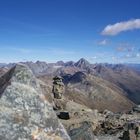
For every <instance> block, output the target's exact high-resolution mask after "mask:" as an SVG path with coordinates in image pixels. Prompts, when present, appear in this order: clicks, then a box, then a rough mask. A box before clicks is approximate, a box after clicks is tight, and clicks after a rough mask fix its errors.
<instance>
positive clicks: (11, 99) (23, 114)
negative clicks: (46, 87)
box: [0, 64, 70, 140]
mask: <svg viewBox="0 0 140 140" xmlns="http://www.w3.org/2000/svg"><path fill="white" fill-rule="evenodd" d="M0 95H1V98H0V140H69V139H70V138H69V136H68V135H67V132H66V131H65V129H64V127H63V126H62V124H61V123H60V122H59V121H58V119H57V117H56V115H55V113H54V111H53V109H52V106H51V105H50V104H49V103H48V101H47V100H46V99H45V97H44V95H43V94H42V93H41V89H40V85H39V83H38V81H37V80H36V78H35V76H34V75H33V74H32V72H31V70H30V69H29V68H28V67H26V66H25V65H23V64H18V65H16V66H14V67H13V68H12V69H10V70H9V71H8V72H7V73H6V74H5V75H3V76H2V77H1V78H0Z"/></svg>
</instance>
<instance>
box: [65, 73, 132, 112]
mask: <svg viewBox="0 0 140 140" xmlns="http://www.w3.org/2000/svg"><path fill="white" fill-rule="evenodd" d="M66 84H67V85H66V96H68V98H70V99H72V100H74V101H75V102H78V103H81V104H84V105H86V106H88V107H90V108H94V109H95V108H96V109H99V110H104V109H108V110H111V111H115V112H116V111H124V110H129V109H131V108H132V106H133V105H134V104H133V103H132V102H131V101H130V100H129V99H127V98H126V97H125V94H124V93H123V91H122V90H121V89H120V88H119V87H117V86H116V85H114V84H111V83H110V82H108V81H106V80H103V79H102V78H99V77H96V76H93V75H88V74H86V73H83V72H77V73H75V74H74V75H72V76H71V77H69V79H67V83H66Z"/></svg>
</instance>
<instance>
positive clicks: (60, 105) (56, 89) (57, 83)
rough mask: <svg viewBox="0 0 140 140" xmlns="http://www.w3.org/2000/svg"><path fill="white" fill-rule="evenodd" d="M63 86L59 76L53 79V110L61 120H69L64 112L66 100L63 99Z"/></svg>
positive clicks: (67, 114)
mask: <svg viewBox="0 0 140 140" xmlns="http://www.w3.org/2000/svg"><path fill="white" fill-rule="evenodd" d="M64 92H65V86H64V83H63V79H62V77H60V76H55V77H54V78H53V89H52V93H53V108H54V110H55V111H56V114H57V116H58V117H59V118H61V119H69V113H68V112H67V111H65V106H66V103H67V101H66V99H65V98H64V96H63V95H64Z"/></svg>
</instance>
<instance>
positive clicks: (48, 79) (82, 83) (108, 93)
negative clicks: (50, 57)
mask: <svg viewBox="0 0 140 140" xmlns="http://www.w3.org/2000/svg"><path fill="white" fill-rule="evenodd" d="M22 63H23V64H26V65H27V66H28V67H29V68H30V69H31V70H32V71H33V73H34V74H35V75H36V77H37V78H38V79H40V80H42V81H43V82H45V83H46V85H47V90H49V92H51V87H52V78H53V77H54V76H56V75H60V76H62V77H63V82H64V83H65V96H66V97H67V98H68V99H70V100H74V101H75V102H77V103H80V104H82V105H85V106H87V107H89V108H91V109H98V110H101V111H102V110H104V109H108V110H111V111H114V112H117V111H126V110H129V109H130V108H132V106H134V105H135V104H139V103H140V86H139V85H140V74H139V71H140V69H139V68H140V67H139V66H140V65H139V64H133V65H132V64H107V63H100V64H97V63H95V64H91V63H89V62H88V61H87V60H85V59H84V58H81V59H80V60H79V61H77V62H73V61H69V62H63V61H58V62H56V63H46V62H41V61H37V62H35V63H34V62H22ZM14 65H15V64H14V63H13V64H7V65H4V66H3V65H2V67H1V71H2V70H4V71H5V69H8V68H10V67H12V66H14ZM112 104H113V106H112Z"/></svg>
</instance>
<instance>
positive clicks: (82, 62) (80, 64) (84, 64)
mask: <svg viewBox="0 0 140 140" xmlns="http://www.w3.org/2000/svg"><path fill="white" fill-rule="evenodd" d="M89 65H90V63H89V62H88V61H87V60H86V59H84V58H81V59H80V60H79V61H77V62H76V63H75V66H76V67H79V68H83V69H84V68H87V67H88V66H89Z"/></svg>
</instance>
